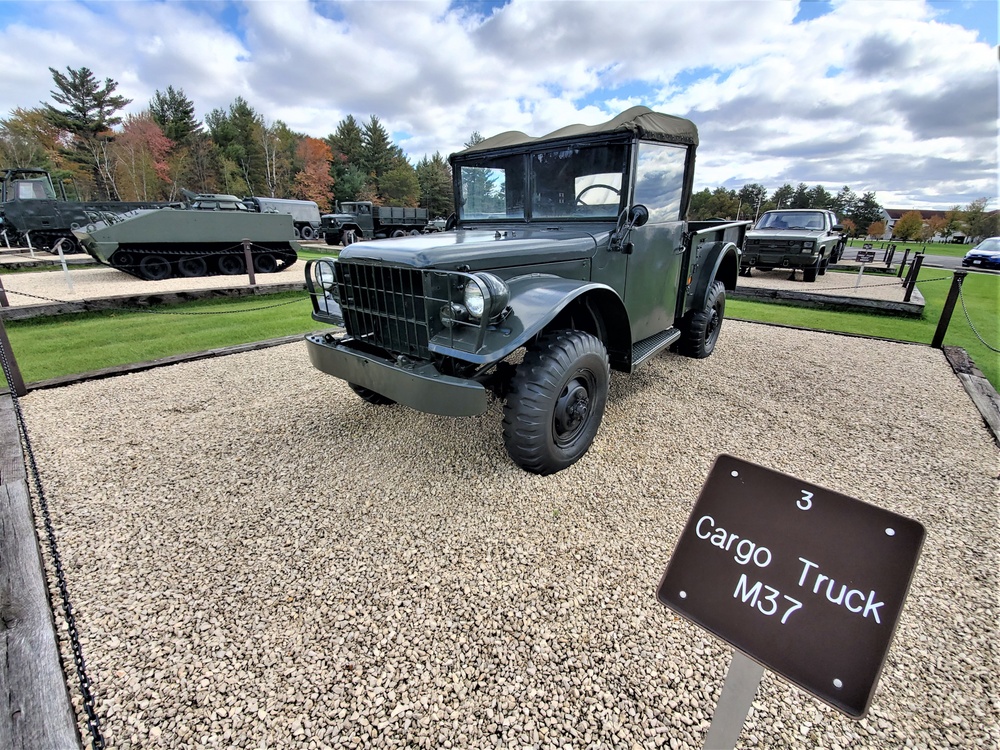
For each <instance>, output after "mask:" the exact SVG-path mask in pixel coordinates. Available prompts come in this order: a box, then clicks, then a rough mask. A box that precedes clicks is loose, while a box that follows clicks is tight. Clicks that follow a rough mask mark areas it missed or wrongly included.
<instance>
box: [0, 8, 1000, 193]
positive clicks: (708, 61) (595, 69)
mask: <svg viewBox="0 0 1000 750" xmlns="http://www.w3.org/2000/svg"><path fill="white" fill-rule="evenodd" d="M12 5H13V4H9V3H8V4H7V6H6V7H8V8H10V7H12ZM16 8H17V9H18V10H20V11H21V14H20V18H19V20H17V21H13V22H11V23H10V24H9V25H6V26H4V25H3V21H2V20H0V66H2V69H3V70H4V71H5V74H4V87H3V88H2V90H0V112H8V111H10V110H11V109H13V108H14V107H17V106H23V107H31V106H36V105H37V104H38V103H39V102H40V101H47V100H48V98H49V91H50V90H51V88H52V81H51V76H50V75H49V73H48V70H47V66H49V65H51V66H52V67H56V68H58V69H65V67H66V66H70V67H73V68H76V67H80V66H83V65H86V66H88V67H90V68H91V69H92V70H93V71H94V73H95V74H96V75H97V76H98V77H100V78H104V77H106V76H109V77H112V78H114V79H115V80H117V81H118V82H119V91H120V93H122V94H124V95H126V96H128V97H130V98H132V99H134V100H135V101H134V103H133V104H132V105H131V107H130V110H132V111H135V110H138V109H141V108H143V107H145V106H146V105H147V104H148V101H149V99H150V98H151V97H152V95H153V93H154V91H156V90H164V89H166V87H167V86H168V85H173V86H174V87H175V88H182V89H183V90H184V92H185V93H186V94H187V95H188V96H189V97H190V98H191V99H192V100H193V101H194V102H195V104H196V106H197V108H198V115H199V116H202V117H203V116H204V115H205V114H206V113H207V112H208V111H210V110H211V109H213V108H216V107H228V105H229V104H230V103H231V102H232V101H233V99H234V98H235V97H236V96H243V97H244V98H246V99H247V101H249V102H250V104H251V105H252V106H253V107H254V108H255V109H257V111H259V112H261V113H262V114H263V115H264V116H265V117H266V118H267V119H268V120H275V119H281V120H283V121H284V122H286V123H287V124H288V125H289V126H290V127H291V128H292V129H294V130H298V131H301V132H305V133H308V134H310V135H314V136H318V137H322V136H325V135H327V134H329V133H331V132H332V131H333V130H334V129H335V128H336V125H337V123H338V122H339V121H340V120H341V119H342V118H343V117H344V116H346V115H347V114H354V115H355V116H356V117H358V118H359V119H360V120H366V119H367V118H368V116H369V115H370V114H375V115H377V116H378V117H379V118H380V119H381V120H382V122H383V124H384V125H385V126H386V127H387V128H389V130H390V131H391V132H393V133H396V134H397V137H399V138H400V143H401V145H402V146H403V148H404V149H405V150H406V151H407V152H408V153H409V154H410V155H411V157H412V158H413V159H414V160H416V159H419V158H420V157H421V156H423V155H424V154H425V153H433V152H435V151H441V152H442V153H444V154H447V153H449V152H451V151H454V150H456V149H458V148H461V146H462V144H463V143H464V142H465V141H466V140H467V139H468V137H469V135H470V134H471V133H472V131H474V130H478V131H480V132H481V133H483V134H484V135H492V134H494V133H497V132H500V131H502V130H510V129H517V130H523V131H525V132H528V133H531V134H541V133H545V132H548V131H550V130H554V129H556V128H558V127H561V126H563V125H566V124H569V123H572V122H588V123H595V122H599V121H602V120H604V119H607V118H608V117H610V116H612V115H613V114H615V113H617V112H618V111H621V110H623V109H625V108H626V107H628V106H631V105H632V104H637V103H643V104H648V105H649V106H652V107H654V108H656V109H661V110H663V111H667V112H671V113H673V114H680V115H683V116H689V117H691V118H692V119H694V120H695V122H696V123H697V124H698V126H699V129H700V130H701V134H702V146H701V149H700V151H699V159H698V175H697V177H696V183H697V185H698V186H699V187H700V186H714V185H717V184H723V183H725V184H728V185H738V184H741V183H742V182H746V181H755V182H763V183H765V184H766V185H768V187H771V188H774V187H777V186H778V185H780V184H781V183H783V182H792V183H793V184H794V183H797V182H800V181H804V182H807V183H809V184H813V183H816V182H822V183H823V184H825V185H826V186H827V187H830V188H833V189H837V188H839V186H841V185H843V184H849V185H851V186H852V188H854V189H855V190H857V191H859V192H860V191H863V190H877V191H879V193H880V195H882V194H885V195H887V196H892V197H893V198H894V199H896V198H900V199H903V198H904V197H906V198H908V200H909V202H910V203H912V204H914V205H918V204H919V205H929V204H933V205H951V204H954V203H967V202H968V201H969V200H971V199H973V198H975V197H978V196H980V195H989V196H991V197H992V196H995V194H996V166H997V137H996V135H997V134H996V122H997V118H996V115H997V69H996V50H995V49H991V48H990V47H989V46H987V45H986V44H985V43H983V42H981V41H978V39H977V33H976V31H974V30H969V29H964V28H962V27H959V26H955V25H950V24H946V23H943V22H942V21H941V20H940V18H941V17H940V15H939V14H938V13H937V12H936V11H935V10H934V9H933V8H931V7H930V6H928V5H926V4H925V3H924V2H921V1H920V0H892V1H891V2H875V1H873V0H838V2H835V3H834V4H833V8H832V10H831V12H829V13H827V14H825V15H822V16H820V17H818V18H815V19H813V20H810V21H806V22H800V23H793V20H794V18H795V17H796V14H797V12H798V4H797V3H795V2H784V1H783V0H775V1H771V0H764V1H760V2H756V1H753V0H733V1H725V2H724V1H722V0H716V1H714V2H703V3H692V2H680V1H678V2H667V1H663V2H656V3H654V2H616V3H599V2H583V1H580V0H568V1H566V2H538V1H537V0H512V1H511V2H509V3H508V4H507V5H505V6H503V7H501V8H499V9H497V10H495V11H486V10H485V8H484V6H479V5H476V4H472V5H467V6H454V7H453V6H451V5H450V4H449V3H448V2H447V0H433V1H431V2H410V1H405V0H404V1H397V2H378V3H375V2H343V3H329V4H321V5H316V4H314V3H310V2H306V1H305V0H293V1H287V2H270V1H262V2H247V3H243V4H239V5H236V6H228V5H218V4H212V3H185V2H122V3H98V4H89V3H88V4H76V3H72V2H54V3H29V4H27V5H21V4H17V5H16ZM234 16H235V17H237V18H238V22H237V24H236V25H235V28H233V27H232V24H231V23H230V24H229V26H227V22H228V21H231V18H232V17H234ZM11 17H13V14H11ZM25 49H30V51H31V54H30V55H28V56H25V55H23V54H20V52H21V51H23V50H25Z"/></svg>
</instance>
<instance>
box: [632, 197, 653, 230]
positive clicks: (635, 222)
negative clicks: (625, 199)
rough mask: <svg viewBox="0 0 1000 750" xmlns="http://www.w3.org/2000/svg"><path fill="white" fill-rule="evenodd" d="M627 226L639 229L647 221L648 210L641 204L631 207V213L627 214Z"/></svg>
mask: <svg viewBox="0 0 1000 750" xmlns="http://www.w3.org/2000/svg"><path fill="white" fill-rule="evenodd" d="M628 220H629V224H631V225H632V226H633V227H641V226H642V225H643V224H645V223H646V222H647V221H649V209H648V208H646V207H645V206H644V205H642V204H641V203H637V204H636V205H634V206H632V211H631V213H629V217H628Z"/></svg>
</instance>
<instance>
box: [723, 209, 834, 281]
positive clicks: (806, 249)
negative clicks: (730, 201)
mask: <svg viewBox="0 0 1000 750" xmlns="http://www.w3.org/2000/svg"><path fill="white" fill-rule="evenodd" d="M843 232H844V227H843V226H842V225H841V224H840V223H839V222H838V221H837V216H836V214H834V213H833V211H827V210H826V209H819V208H789V209H781V210H776V211H765V212H764V215H763V216H761V217H760V219H758V220H757V223H756V224H755V225H754V228H753V229H751V230H750V231H749V232H747V239H746V245H745V246H744V248H743V259H742V261H741V268H740V271H741V273H742V274H743V275H744V276H749V275H750V269H751V268H759V269H760V270H761V271H770V270H772V269H775V268H787V269H790V270H791V272H792V275H793V276H794V275H795V271H796V270H797V269H801V271H802V280H803V281H816V276H817V275H823V274H825V273H826V269H827V266H829V265H830V264H831V263H836V262H837V261H839V260H840V256H841V255H843V253H844V246H845V245H846V244H847V241H846V240H845V239H844V237H843Z"/></svg>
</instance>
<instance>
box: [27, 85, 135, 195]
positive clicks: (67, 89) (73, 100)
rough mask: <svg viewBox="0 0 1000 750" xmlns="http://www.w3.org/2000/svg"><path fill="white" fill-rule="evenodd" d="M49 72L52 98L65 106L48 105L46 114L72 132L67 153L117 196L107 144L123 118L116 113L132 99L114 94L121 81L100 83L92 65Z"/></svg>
mask: <svg viewBox="0 0 1000 750" xmlns="http://www.w3.org/2000/svg"><path fill="white" fill-rule="evenodd" d="M49 72H50V73H52V80H53V81H54V83H55V85H56V88H55V90H54V91H51V92H50V93H51V95H52V99H53V100H55V102H56V103H57V104H61V105H63V107H64V109H58V108H56V107H54V106H52V105H51V104H46V105H45V117H46V118H47V119H48V120H49V122H51V123H52V124H53V125H54V126H55V127H57V128H59V129H60V130H62V131H65V132H66V133H68V134H69V136H70V141H71V145H70V147H69V149H67V156H68V157H69V158H70V159H72V160H73V161H76V162H77V163H79V164H81V165H82V166H85V167H86V169H87V171H88V172H89V173H90V174H91V175H92V177H93V180H94V184H95V186H96V187H97V189H98V191H99V192H100V193H101V194H103V195H104V196H105V197H107V198H109V199H117V198H118V191H117V190H116V188H115V179H114V165H113V164H112V162H111V156H110V153H109V150H108V146H109V144H110V142H111V141H112V140H113V134H112V133H111V129H112V128H113V127H114V126H115V125H118V124H120V123H121V121H122V118H121V117H120V116H119V115H118V114H117V112H118V111H119V110H120V109H122V108H123V107H125V106H126V105H127V104H129V103H130V102H131V101H132V100H131V99H126V98H125V97H124V96H120V95H118V94H115V89H116V88H118V83H117V82H116V81H113V80H112V79H110V78H105V79H104V85H103V86H102V85H100V84H99V83H98V82H97V78H95V77H94V74H93V73H92V72H91V70H90V69H89V68H86V67H84V68H79V69H77V70H74V69H73V68H70V67H68V66H67V68H66V72H67V74H68V75H64V74H63V73H60V72H59V71H58V70H56V69H55V68H49Z"/></svg>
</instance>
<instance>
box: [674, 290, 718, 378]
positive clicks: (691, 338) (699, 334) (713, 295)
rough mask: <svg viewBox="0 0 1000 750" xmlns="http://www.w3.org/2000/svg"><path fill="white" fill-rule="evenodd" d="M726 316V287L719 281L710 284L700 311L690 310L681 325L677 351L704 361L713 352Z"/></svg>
mask: <svg viewBox="0 0 1000 750" xmlns="http://www.w3.org/2000/svg"><path fill="white" fill-rule="evenodd" d="M725 316H726V286H725V284H723V283H722V282H721V281H714V282H712V286H711V288H710V289H709V290H708V299H707V300H705V306H704V307H703V308H702V309H700V310H691V311H690V312H689V313H688V314H687V315H685V316H684V321H683V323H682V324H681V339H680V346H678V349H679V350H680V353H681V354H683V355H684V356H685V357H693V358H694V359H704V358H705V357H707V356H709V355H710V354H711V353H712V352H713V351H715V344H716V343H717V342H718V340H719V333H720V332H721V331H722V321H723V320H724V319H725Z"/></svg>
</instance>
